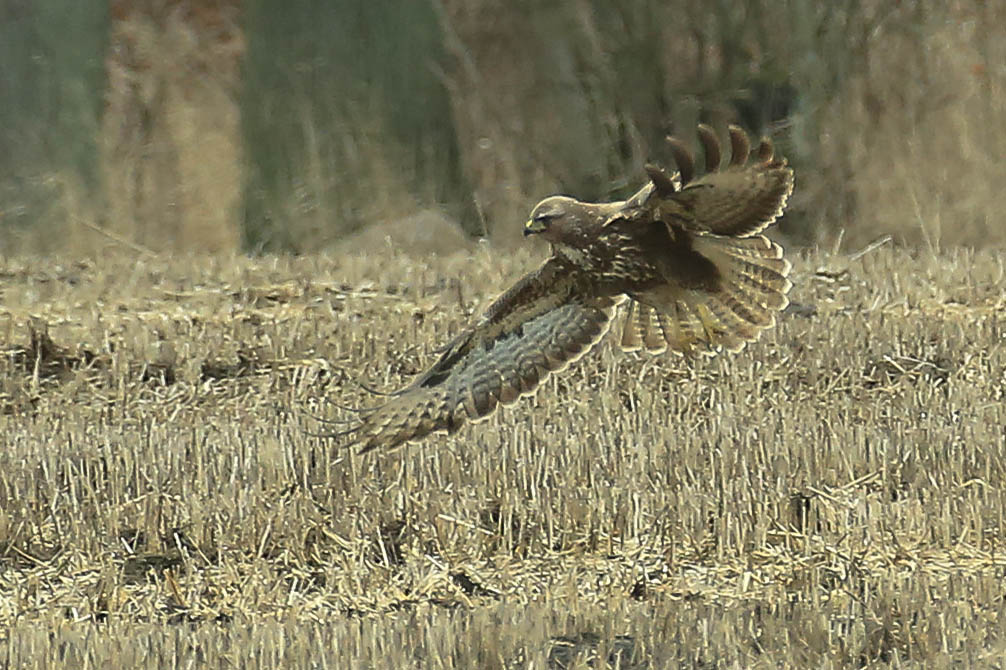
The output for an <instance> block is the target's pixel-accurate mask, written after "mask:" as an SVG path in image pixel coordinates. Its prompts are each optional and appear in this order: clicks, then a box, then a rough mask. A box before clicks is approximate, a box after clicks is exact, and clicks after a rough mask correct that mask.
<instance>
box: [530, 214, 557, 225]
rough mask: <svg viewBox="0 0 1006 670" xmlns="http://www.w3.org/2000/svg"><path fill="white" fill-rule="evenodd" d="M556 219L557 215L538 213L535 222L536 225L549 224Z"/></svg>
mask: <svg viewBox="0 0 1006 670" xmlns="http://www.w3.org/2000/svg"><path fill="white" fill-rule="evenodd" d="M554 218H555V214H552V213H551V212H539V213H537V214H535V215H534V222H535V223H548V222H549V221H551V220H552V219H554Z"/></svg>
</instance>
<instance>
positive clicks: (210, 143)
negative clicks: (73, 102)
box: [101, 0, 244, 252]
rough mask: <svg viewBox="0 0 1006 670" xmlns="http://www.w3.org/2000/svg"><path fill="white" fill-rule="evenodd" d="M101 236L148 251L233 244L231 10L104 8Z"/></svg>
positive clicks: (148, 4)
mask: <svg viewBox="0 0 1006 670" xmlns="http://www.w3.org/2000/svg"><path fill="white" fill-rule="evenodd" d="M109 9H110V12H109V13H110V36H109V47H108V52H107V55H106V59H105V60H106V69H107V81H108V84H107V93H106V104H105V110H104V116H103V120H102V128H101V134H102V137H101V153H102V158H101V169H102V173H103V176H104V182H105V187H106V190H107V196H108V197H107V202H108V217H107V222H106V225H107V226H108V228H109V229H111V230H113V231H115V232H117V233H118V234H120V235H123V236H125V237H126V238H127V239H130V240H132V241H134V242H137V243H139V244H141V245H143V246H145V247H147V248H150V249H152V250H155V251H207V252H213V251H226V250H234V249H237V248H238V247H239V245H240V243H241V232H240V211H239V208H240V204H241V201H240V199H241V187H242V177H241V164H242V151H241V133H240V115H239V110H238V103H237V91H238V86H239V80H240V73H241V67H240V65H241V58H242V55H243V52H244V40H243V35H242V32H241V28H240V13H241V2H240V0H203V1H200V0H111V3H110V7H109Z"/></svg>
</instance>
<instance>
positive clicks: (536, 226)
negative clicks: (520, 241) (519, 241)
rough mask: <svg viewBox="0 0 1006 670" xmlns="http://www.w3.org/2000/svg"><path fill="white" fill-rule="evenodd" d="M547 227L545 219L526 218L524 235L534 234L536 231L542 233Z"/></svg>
mask: <svg viewBox="0 0 1006 670" xmlns="http://www.w3.org/2000/svg"><path fill="white" fill-rule="evenodd" d="M547 227H548V226H547V224H546V221H545V219H539V220H537V221H535V220H534V219H528V221H527V223H525V224H524V237H527V236H528V235H534V234H536V233H543V232H545V228H547Z"/></svg>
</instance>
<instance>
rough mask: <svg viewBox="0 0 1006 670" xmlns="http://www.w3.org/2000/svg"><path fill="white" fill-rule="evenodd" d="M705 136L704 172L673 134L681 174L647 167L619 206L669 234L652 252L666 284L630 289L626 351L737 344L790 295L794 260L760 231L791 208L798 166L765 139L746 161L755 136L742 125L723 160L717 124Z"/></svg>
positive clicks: (752, 335)
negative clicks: (646, 180) (640, 183)
mask: <svg viewBox="0 0 1006 670" xmlns="http://www.w3.org/2000/svg"><path fill="white" fill-rule="evenodd" d="M699 139H700V140H701V143H702V145H703V147H704V150H705V154H706V169H707V170H708V171H707V172H706V173H705V174H702V175H701V176H696V173H695V168H694V159H693V157H692V155H691V153H690V152H689V151H688V150H687V148H685V146H684V143H683V142H681V141H679V140H673V139H672V140H671V141H670V146H671V148H672V150H673V152H674V156H675V160H676V161H677V162H678V165H679V170H680V172H679V174H678V175H675V176H673V177H670V178H666V177H664V176H662V175H658V174H657V172H658V171H657V170H656V169H652V170H650V171H649V172H650V179H651V183H650V184H648V185H647V186H646V187H644V188H643V189H641V190H640V191H639V193H637V194H636V195H635V196H634V197H633V198H630V199H629V200H628V201H627V202H626V207H625V209H624V210H623V212H624V214H623V216H624V217H625V219H627V220H629V221H633V222H635V224H636V225H651V224H652V223H653V222H657V221H659V222H662V223H663V224H665V225H666V226H667V231H668V236H667V238H666V242H665V243H664V244H659V245H656V246H653V247H651V248H650V249H649V253H650V258H651V261H652V263H653V265H654V266H655V267H656V268H658V269H659V272H660V274H661V276H662V277H663V279H664V280H665V281H664V282H663V283H662V284H659V285H657V286H653V287H650V288H648V289H647V290H644V291H637V292H632V293H630V295H631V297H632V298H633V302H631V303H630V304H629V306H628V310H627V313H626V318H625V321H624V324H623V328H622V339H621V344H622V346H623V348H625V349H630V350H631V349H640V348H645V349H646V350H647V351H650V352H653V353H656V352H660V351H663V350H664V349H667V348H670V349H671V350H673V351H676V352H691V351H701V352H705V353H713V352H715V351H716V350H718V349H720V348H723V349H728V350H734V351H736V350H738V349H740V348H741V347H743V346H744V344H745V343H746V342H749V341H751V340H754V339H756V338H757V337H758V335H759V333H761V332H762V331H763V330H765V329H766V328H769V327H770V326H772V324H773V323H774V322H775V314H776V312H777V311H778V310H780V309H782V308H784V307H785V306H786V304H787V302H788V301H787V299H786V293H787V292H788V291H789V288H790V282H789V279H788V278H787V275H788V274H789V269H790V264H789V262H788V261H786V260H785V259H784V258H783V257H782V249H781V248H780V247H779V246H778V245H777V244H775V243H774V242H772V241H770V240H769V239H767V238H766V237H764V236H761V235H758V233H759V232H761V231H762V230H763V229H765V228H766V227H767V226H769V225H770V224H771V223H773V222H774V221H775V220H776V219H777V218H778V217H779V216H780V215H781V214H782V212H783V210H784V209H785V207H786V203H787V200H788V199H789V196H790V194H791V193H792V192H793V171H792V169H791V168H789V167H788V166H787V165H786V161H785V160H784V159H776V158H774V151H773V148H772V143H771V142H770V141H768V140H762V142H761V144H760V145H759V147H758V150H757V152H756V158H755V160H754V161H753V162H750V163H749V162H748V158H749V155H750V143H749V141H748V138H747V135H745V134H744V132H743V131H742V130H741V129H739V128H737V127H731V128H730V144H731V154H732V155H731V159H730V161H729V163H728V164H727V165H726V167H723V166H722V164H721V150H720V145H719V140H717V139H716V135H715V133H713V131H712V129H710V128H708V127H704V126H703V127H700V129H699ZM675 177H676V179H675ZM675 182H676V183H675ZM669 184H670V185H669ZM612 219H613V222H614V221H616V220H617V217H612Z"/></svg>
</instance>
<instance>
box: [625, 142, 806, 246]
mask: <svg viewBox="0 0 1006 670" xmlns="http://www.w3.org/2000/svg"><path fill="white" fill-rule="evenodd" d="M698 130H699V132H698V134H699V139H700V140H701V143H702V146H703V149H704V152H705V173H704V174H702V175H701V176H699V177H697V178H696V176H695V159H694V158H693V156H692V152H691V151H690V150H689V149H688V148H687V147H686V146H685V144H684V143H683V142H682V141H681V140H679V139H678V138H675V137H669V138H667V141H668V144H669V145H670V147H671V153H672V154H673V155H674V161H675V163H676V164H677V167H678V172H677V173H676V174H674V175H668V174H667V173H666V172H664V170H662V169H661V168H659V167H656V166H653V165H647V166H646V172H647V174H648V175H649V176H650V182H651V183H650V184H647V186H646V187H644V188H643V189H642V190H641V191H640V192H639V193H637V194H636V195H635V196H633V198H630V200H629V201H628V203H629V204H630V209H631V210H632V213H631V214H630V216H629V217H628V218H636V219H642V220H657V221H663V222H664V223H666V224H668V225H677V226H680V227H682V228H684V229H685V230H688V231H690V232H696V233H712V234H714V235H726V236H730V237H749V236H751V235H755V234H757V233H759V232H761V231H762V230H764V229H765V228H766V227H768V226H769V225H771V224H772V223H773V222H774V221H775V220H776V219H777V218H779V216H780V215H781V214H782V212H783V210H784V209H785V207H786V202H787V200H788V199H789V196H790V195H791V194H792V193H793V170H792V168H790V167H788V166H787V165H786V160H785V159H777V158H775V155H774V154H775V149H774V147H773V145H772V142H771V140H769V139H767V138H763V139H762V140H761V142H760V144H759V145H758V148H757V150H756V152H755V160H754V161H752V162H750V163H749V162H748V158H749V155H750V146H751V145H750V141H749V140H748V136H747V135H746V134H745V133H744V131H743V130H741V129H740V128H738V127H737V126H730V146H731V152H730V153H731V155H730V162H729V163H727V164H726V165H725V166H723V165H721V163H722V160H721V159H722V154H723V152H722V149H721V148H720V143H719V140H718V139H717V138H716V134H715V132H714V131H713V129H712V128H710V127H709V126H705V125H700V126H699V129H698ZM613 218H614V217H613Z"/></svg>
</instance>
